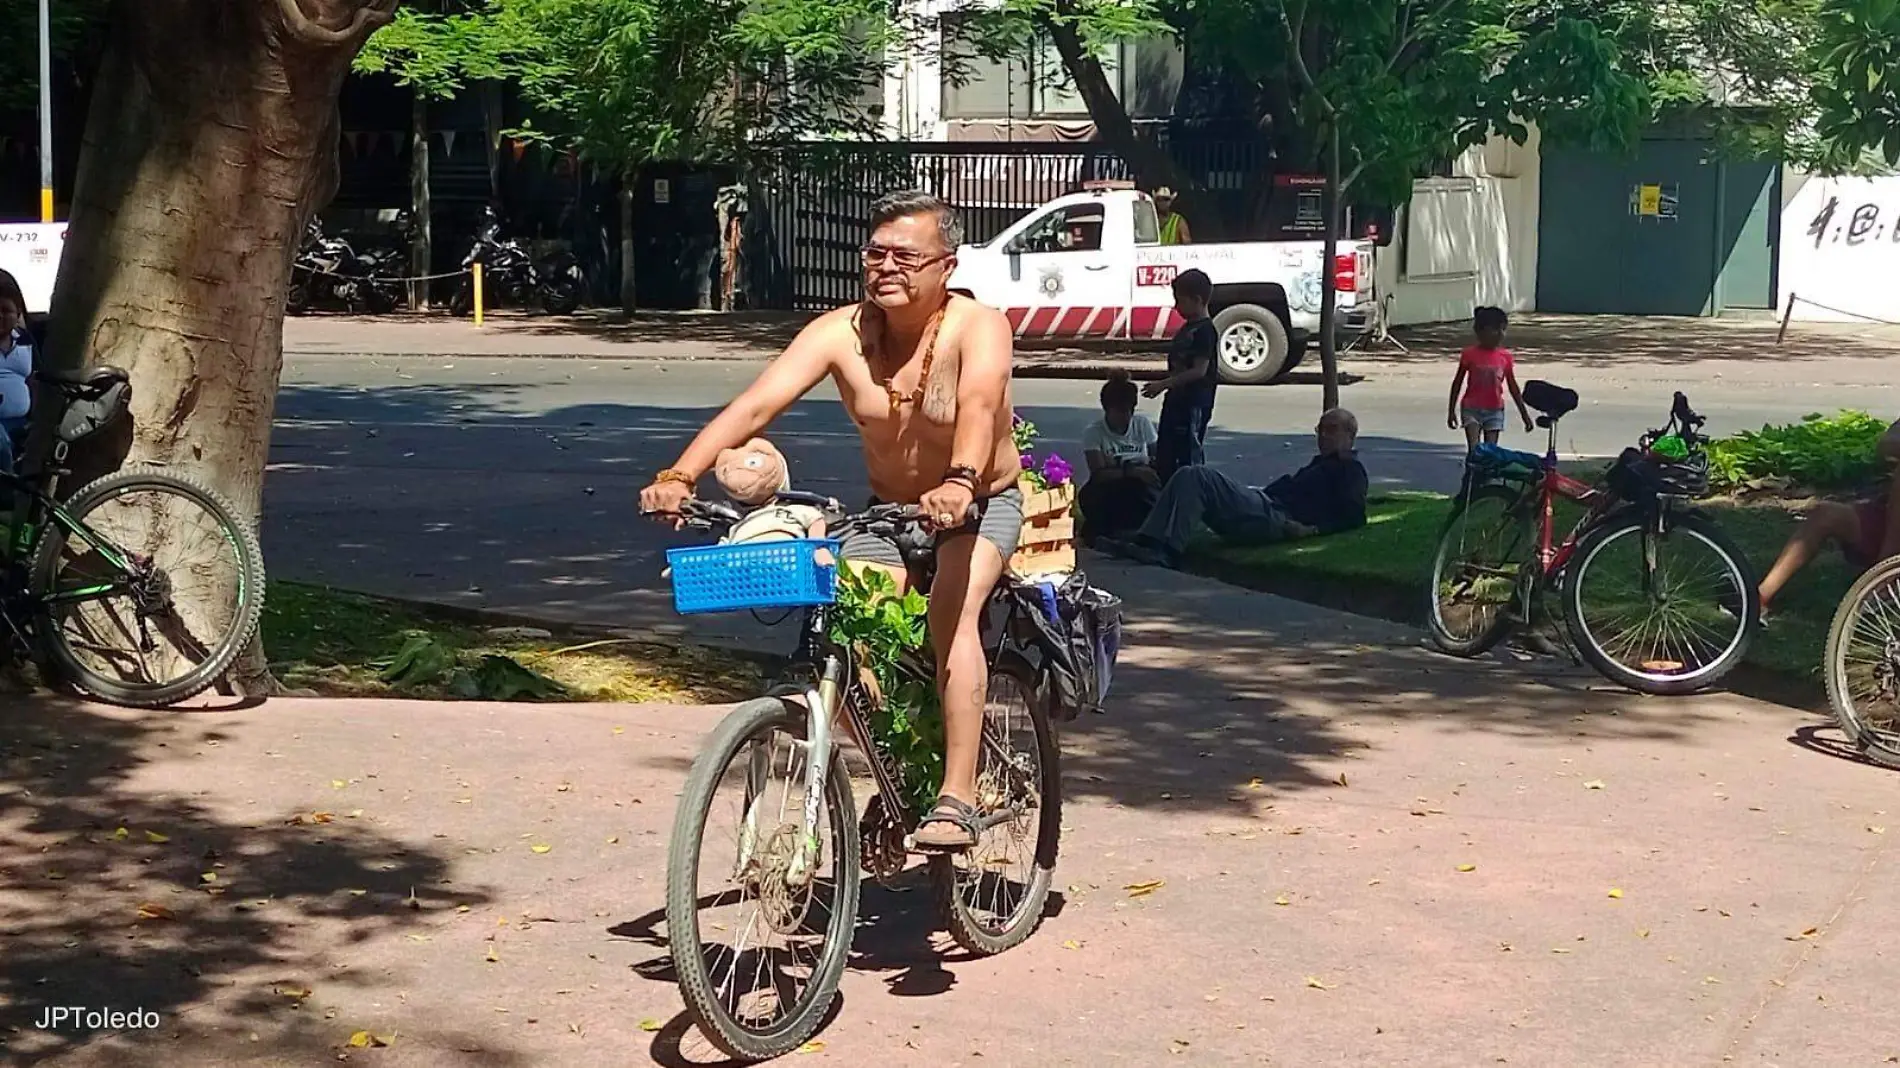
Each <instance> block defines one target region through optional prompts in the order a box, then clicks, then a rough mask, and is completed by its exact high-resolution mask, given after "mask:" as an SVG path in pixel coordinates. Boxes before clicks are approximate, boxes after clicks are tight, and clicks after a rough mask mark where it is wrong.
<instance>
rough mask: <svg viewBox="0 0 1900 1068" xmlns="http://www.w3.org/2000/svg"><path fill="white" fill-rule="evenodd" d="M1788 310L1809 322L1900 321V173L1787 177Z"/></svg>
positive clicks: (1784, 305) (1784, 277)
mask: <svg viewBox="0 0 1900 1068" xmlns="http://www.w3.org/2000/svg"><path fill="white" fill-rule="evenodd" d="M1780 268H1781V272H1780V287H1779V289H1780V293H1781V310H1782V311H1783V312H1784V313H1787V312H1788V311H1789V310H1790V309H1789V305H1790V304H1792V305H1793V309H1792V312H1793V317H1794V318H1795V319H1797V320H1807V321H1810V322H1866V321H1868V320H1879V321H1883V322H1889V323H1900V177H1896V176H1889V177H1884V178H1819V177H1813V176H1809V175H1803V174H1799V173H1797V172H1793V171H1790V172H1789V173H1788V174H1787V175H1786V177H1785V179H1784V181H1783V183H1782V209H1781V259H1780Z"/></svg>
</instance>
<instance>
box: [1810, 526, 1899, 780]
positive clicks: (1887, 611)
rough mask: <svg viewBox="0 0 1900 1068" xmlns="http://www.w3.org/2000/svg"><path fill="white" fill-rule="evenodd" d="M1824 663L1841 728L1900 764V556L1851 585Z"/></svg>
mask: <svg viewBox="0 0 1900 1068" xmlns="http://www.w3.org/2000/svg"><path fill="white" fill-rule="evenodd" d="M1825 663H1826V671H1827V700H1828V704H1829V705H1831V706H1832V707H1833V710H1834V719H1835V721H1836V722H1837V723H1839V724H1840V726H1841V733H1843V734H1845V735H1846V736H1847V739H1848V741H1850V742H1852V743H1854V745H1855V747H1856V748H1858V749H1859V750H1860V751H1861V752H1862V753H1863V754H1865V755H1866V756H1867V757H1868V758H1869V759H1871V760H1873V761H1874V762H1876V763H1879V764H1884V765H1886V766H1887V767H1890V768H1900V556H1894V557H1888V558H1887V559H1885V560H1882V561H1880V562H1879V563H1877V564H1875V565H1874V566H1873V567H1870V568H1868V569H1867V571H1866V572H1865V573H1863V574H1862V575H1861V576H1860V578H1859V579H1857V580H1856V581H1855V582H1854V585H1853V586H1851V587H1849V588H1848V591H1847V596H1845V597H1843V598H1842V599H1841V605H1840V607H1839V608H1837V609H1836V610H1835V612H1834V621H1833V623H1832V624H1831V625H1830V626H1829V627H1828V633H1827V653H1826V660H1825Z"/></svg>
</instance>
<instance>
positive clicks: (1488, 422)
mask: <svg viewBox="0 0 1900 1068" xmlns="http://www.w3.org/2000/svg"><path fill="white" fill-rule="evenodd" d="M1458 414H1459V415H1460V416H1462V417H1463V418H1464V424H1465V425H1466V426H1475V427H1477V428H1478V429H1479V430H1495V431H1497V432H1499V433H1503V431H1504V409H1502V408H1460V409H1459V410H1458Z"/></svg>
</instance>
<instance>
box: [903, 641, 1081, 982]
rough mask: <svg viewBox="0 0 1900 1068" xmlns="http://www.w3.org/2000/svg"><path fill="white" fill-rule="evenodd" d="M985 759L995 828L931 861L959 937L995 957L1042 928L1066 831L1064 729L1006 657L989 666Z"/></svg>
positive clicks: (981, 779)
mask: <svg viewBox="0 0 1900 1068" xmlns="http://www.w3.org/2000/svg"><path fill="white" fill-rule="evenodd" d="M982 744H983V748H982V751H981V752H980V753H979V754H978V755H977V766H976V789H977V795H978V796H977V805H976V808H977V811H978V812H979V813H981V814H982V817H983V818H984V819H985V820H986V821H988V820H991V819H994V820H996V821H997V822H996V824H995V825H994V826H989V827H987V828H985V830H984V832H983V833H982V834H981V835H979V836H978V838H977V842H976V844H975V845H974V846H972V847H971V848H970V849H968V850H966V851H964V852H962V853H957V854H952V855H941V854H940V855H937V856H933V857H931V858H930V864H931V875H932V877H933V878H934V879H935V880H936V883H937V892H938V899H939V901H941V903H942V906H943V915H944V923H945V926H947V927H948V928H949V929H950V937H951V938H953V939H955V940H956V943H957V945H959V946H962V947H963V948H964V949H966V950H968V951H969V952H970V953H972V954H974V955H976V956H979V957H984V956H990V955H992V954H996V953H1001V952H1003V951H1004V950H1006V949H1009V948H1011V947H1012V946H1016V945H1020V944H1021V943H1022V942H1023V941H1024V940H1025V939H1027V938H1028V937H1029V936H1030V935H1032V934H1034V933H1035V931H1036V928H1037V927H1039V926H1041V925H1042V918H1043V908H1044V906H1045V905H1046V904H1047V903H1048V901H1049V884H1050V883H1051V882H1052V881H1053V880H1054V878H1055V869H1056V847H1057V842H1058V840H1059V839H1060V837H1061V835H1062V772H1061V768H1060V766H1059V761H1060V751H1059V747H1058V746H1057V744H1056V732H1055V726H1054V724H1052V723H1051V722H1050V721H1049V713H1048V710H1047V709H1046V708H1045V707H1044V702H1043V699H1042V695H1041V694H1040V693H1039V692H1038V687H1037V686H1036V672H1035V670H1034V669H1033V668H1031V667H1030V666H1029V665H1028V664H1027V663H1026V662H1024V661H1023V660H1022V659H1021V658H1019V657H1016V656H1004V657H1001V658H999V659H998V660H997V662H996V664H995V665H994V666H993V667H992V668H991V669H990V683H989V699H988V701H987V702H986V705H985V708H984V713H983V743H982Z"/></svg>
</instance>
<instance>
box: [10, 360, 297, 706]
mask: <svg viewBox="0 0 1900 1068" xmlns="http://www.w3.org/2000/svg"><path fill="white" fill-rule="evenodd" d="M34 379H35V382H36V384H37V385H39V386H40V387H41V388H40V389H39V390H38V391H36V392H37V394H38V396H37V399H36V402H35V403H36V404H47V403H51V404H53V405H55V406H56V408H57V410H56V412H54V413H52V415H51V417H50V418H52V419H53V421H54V422H55V423H56V424H57V426H56V428H54V429H53V444H52V446H51V458H50V462H45V463H37V464H35V466H34V467H33V468H29V469H28V470H27V471H26V472H25V473H21V474H12V473H4V472H0V493H10V494H11V496H12V497H13V498H14V500H15V501H16V505H15V508H14V510H13V513H12V523H11V530H10V532H9V534H8V536H7V539H6V546H5V554H4V558H0V647H3V648H4V653H5V655H6V656H8V657H9V658H11V659H12V660H13V661H14V662H16V663H17V662H20V661H21V660H24V659H31V660H34V661H36V662H38V664H39V665H40V668H41V674H42V678H43V681H45V682H46V683H47V684H49V685H58V684H60V683H65V684H67V685H69V686H71V687H72V688H74V689H77V690H78V691H80V692H82V693H84V694H87V695H90V696H93V697H97V698H99V699H101V700H105V701H110V702H112V703H115V704H121V705H130V706H133V707H137V708H160V707H164V706H166V705H172V704H176V703H178V702H179V701H183V700H186V699H187V698H190V697H193V696H196V695H197V694H199V693H202V692H203V691H204V690H206V689H208V688H209V687H210V686H211V685H212V684H213V683H215V682H217V681H218V680H219V679H220V678H222V677H223V675H224V673H225V672H226V671H227V670H229V668H230V666H231V663H232V661H233V660H235V659H236V658H237V655H238V653H239V652H241V651H242V650H243V649H244V646H245V644H246V643H247V642H249V641H250V639H251V636H252V634H254V633H255V632H256V630H257V625H258V619H259V617H260V616H261V614H262V612H263V609H264V564H263V552H262V551H261V550H260V549H259V548H258V545H257V535H256V534H255V533H253V532H252V531H251V529H250V528H249V527H248V526H246V525H244V524H242V523H240V522H238V521H237V519H236V518H234V517H233V514H232V508H231V506H230V505H229V504H227V503H225V501H224V499H223V498H222V497H220V496H219V495H218V494H217V493H216V492H214V491H213V490H211V489H210V488H209V487H207V486H205V485H203V484H201V483H199V482H198V481H196V480H194V479H190V478H186V477H183V476H180V475H176V474H172V473H170V472H167V471H162V470H158V469H156V468H151V467H131V468H127V469H125V470H123V471H119V472H116V473H114V474H110V475H106V476H105V477H104V478H101V479H98V480H97V481H94V482H91V483H89V484H87V485H85V486H83V487H81V488H80V489H79V491H78V492H76V493H74V494H73V495H72V496H71V498H70V499H68V500H66V501H64V502H63V503H62V502H61V501H60V500H59V499H58V498H57V497H56V496H55V495H56V494H57V493H58V491H59V482H60V479H61V478H62V477H63V476H66V475H69V474H70V473H71V471H70V470H69V469H67V468H66V467H65V465H66V463H67V457H68V453H69V450H70V448H71V447H72V445H73V444H75V443H76V442H78V441H81V440H83V439H84V438H85V437H87V436H88V435H90V434H93V433H96V432H97V431H98V430H99V429H100V428H101V427H103V426H106V425H110V424H112V423H113V422H115V421H116V420H119V419H122V418H124V417H125V407H126V406H127V405H128V404H129V403H130V388H129V385H128V380H127V376H126V373H125V372H124V371H122V370H119V369H118V368H113V367H101V368H93V369H89V370H85V371H79V372H74V373H60V372H49V371H41V372H39V373H38V374H36V375H35V376H34ZM36 418H37V417H36Z"/></svg>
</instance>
